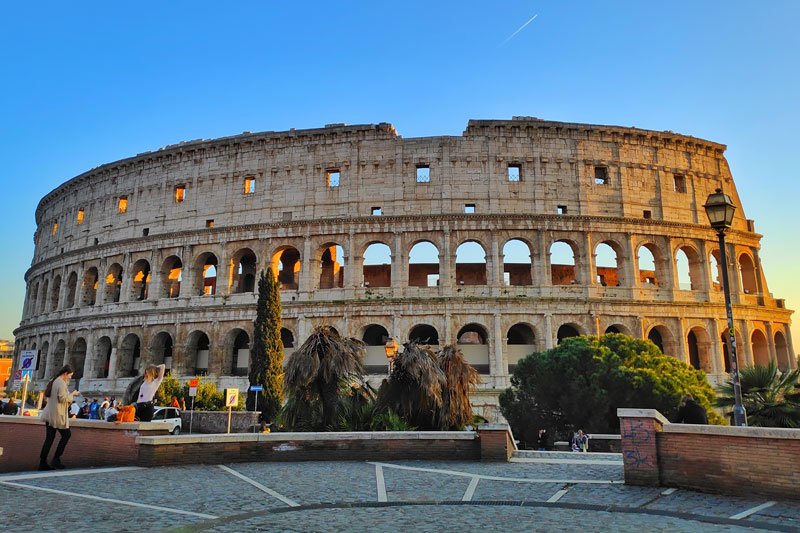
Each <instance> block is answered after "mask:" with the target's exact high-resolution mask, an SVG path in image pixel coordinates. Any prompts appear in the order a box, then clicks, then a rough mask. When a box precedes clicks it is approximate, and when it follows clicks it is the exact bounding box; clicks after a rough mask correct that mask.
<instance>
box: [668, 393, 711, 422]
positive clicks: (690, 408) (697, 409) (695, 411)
mask: <svg viewBox="0 0 800 533" xmlns="http://www.w3.org/2000/svg"><path fill="white" fill-rule="evenodd" d="M675 422H676V423H677V424H708V413H706V410H705V409H703V407H702V406H701V405H698V403H697V402H695V401H694V398H693V397H692V395H691V394H687V395H686V396H684V397H683V400H681V408H680V409H679V410H678V416H677V418H676V419H675Z"/></svg>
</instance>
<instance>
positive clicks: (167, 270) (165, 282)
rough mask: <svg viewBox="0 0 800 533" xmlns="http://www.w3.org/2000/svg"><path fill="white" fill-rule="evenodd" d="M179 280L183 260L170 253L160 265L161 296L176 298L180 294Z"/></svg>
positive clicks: (180, 278) (180, 279)
mask: <svg viewBox="0 0 800 533" xmlns="http://www.w3.org/2000/svg"><path fill="white" fill-rule="evenodd" d="M181 281H183V262H182V261H181V260H180V258H179V257H178V256H175V255H172V256H170V257H168V258H167V259H166V260H165V261H164V265H163V266H162V267H161V297H162V298H178V297H179V296H180V295H181Z"/></svg>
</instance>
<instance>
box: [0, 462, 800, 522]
mask: <svg viewBox="0 0 800 533" xmlns="http://www.w3.org/2000/svg"><path fill="white" fill-rule="evenodd" d="M0 502H2V503H0V530H1V531H15V532H22V531H37V532H38V531H69V532H70V533H75V532H82V531H93V532H97V531H219V532H223V531H224V532H240V531H397V530H404V531H437V532H439V531H465V530H468V531H472V530H484V531H526V532H527V531H566V530H571V531H575V530H586V531H607V530H614V531H670V532H681V531H800V502H791V501H774V500H769V499H767V498H761V497H755V496H754V497H750V498H745V497H728V496H718V495H711V494H703V493H699V492H692V491H687V490H674V489H666V490H665V489H663V488H661V489H659V488H645V487H632V486H626V485H624V484H623V483H622V464H621V461H619V459H618V456H614V455H612V454H598V455H595V454H590V455H584V456H580V457H579V458H578V457H576V456H573V455H571V454H531V455H529V456H527V457H524V458H519V459H516V460H515V462H511V463H475V462H445V461H436V462H432V461H392V462H308V463H241V464H230V465H216V466H210V465H196V466H183V467H161V468H130V467H127V468H103V469H86V470H64V471H58V472H54V473H50V472H42V473H39V472H31V473H21V474H6V475H2V476H0Z"/></svg>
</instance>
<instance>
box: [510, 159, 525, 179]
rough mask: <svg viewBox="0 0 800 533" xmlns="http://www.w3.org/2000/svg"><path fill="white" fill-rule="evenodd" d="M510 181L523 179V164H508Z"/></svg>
mask: <svg viewBox="0 0 800 533" xmlns="http://www.w3.org/2000/svg"><path fill="white" fill-rule="evenodd" d="M508 181H522V166H521V165H519V164H516V163H512V164H510V165H508Z"/></svg>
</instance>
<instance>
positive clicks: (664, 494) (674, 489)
mask: <svg viewBox="0 0 800 533" xmlns="http://www.w3.org/2000/svg"><path fill="white" fill-rule="evenodd" d="M677 490H678V489H676V488H674V487H673V488H671V489H667V490H665V491H664V492H662V493H661V495H662V496H669V495H670V494H672V493H674V492H675V491H677Z"/></svg>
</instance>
